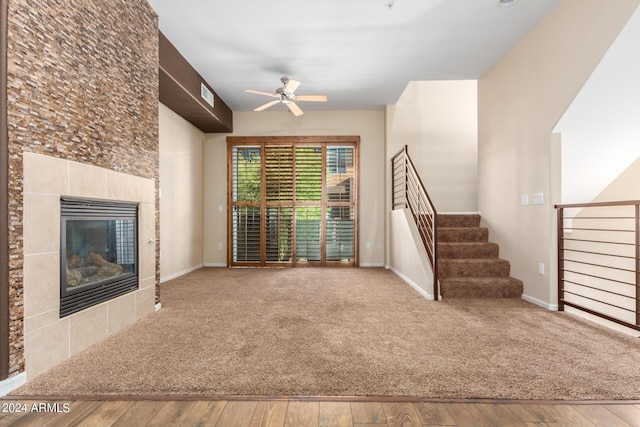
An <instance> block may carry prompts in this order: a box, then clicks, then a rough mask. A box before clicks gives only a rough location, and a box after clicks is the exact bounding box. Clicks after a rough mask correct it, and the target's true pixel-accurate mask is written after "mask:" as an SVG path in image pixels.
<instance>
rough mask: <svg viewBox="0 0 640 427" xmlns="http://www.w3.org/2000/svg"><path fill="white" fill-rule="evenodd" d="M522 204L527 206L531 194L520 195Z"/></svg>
mask: <svg viewBox="0 0 640 427" xmlns="http://www.w3.org/2000/svg"><path fill="white" fill-rule="evenodd" d="M520 204H521V205H522V206H527V205H528V204H529V195H527V194H525V195H524V196H520Z"/></svg>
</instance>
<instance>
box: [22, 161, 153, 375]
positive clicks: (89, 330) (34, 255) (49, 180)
mask: <svg viewBox="0 0 640 427" xmlns="http://www.w3.org/2000/svg"><path fill="white" fill-rule="evenodd" d="M23 160H24V353H25V363H26V373H27V379H32V378H34V377H35V376H37V375H38V374H41V373H43V372H45V371H47V370H48V369H50V368H52V367H54V366H55V365H57V364H59V363H61V362H63V361H64V360H66V359H68V358H70V357H71V356H73V355H75V354H77V353H79V352H80V351H82V350H84V349H85V348H87V347H89V346H90V345H92V344H95V343H97V342H99V341H102V340H104V339H105V338H107V337H108V336H109V335H111V334H113V333H115V332H117V331H118V330H120V329H122V328H123V327H125V326H127V325H130V324H132V323H134V322H135V321H136V320H138V319H140V318H142V317H144V316H147V315H148V314H150V313H152V312H153V311H154V310H155V255H156V254H155V243H154V237H155V182H154V181H153V180H151V179H147V178H141V177H138V176H134V175H128V174H124V173H121V172H116V171H113V170H109V169H104V168H100V167H97V166H91V165H86V164H82V163H78V162H74V161H69V160H63V159H59V158H55V157H50V156H45V155H40V154H34V153H29V152H25V153H24V159H23ZM60 196H71V197H85V198H93V199H102V200H117V201H124V202H136V203H139V209H138V215H139V218H138V251H139V252H138V263H139V264H138V265H139V267H138V268H139V271H138V277H139V289H138V290H136V291H134V292H130V293H128V294H125V295H122V296H120V297H117V298H115V299H112V300H110V301H107V302H103V303H101V304H98V305H96V306H93V307H89V308H87V309H85V310H83V311H81V312H78V313H75V314H72V315H70V316H68V317H65V318H62V319H60V317H59V313H58V308H59V301H60ZM150 240H151V243H149V241H150Z"/></svg>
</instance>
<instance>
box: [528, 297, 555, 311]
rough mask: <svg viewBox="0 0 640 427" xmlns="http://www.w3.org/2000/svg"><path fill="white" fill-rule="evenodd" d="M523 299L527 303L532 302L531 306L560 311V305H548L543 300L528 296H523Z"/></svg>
mask: <svg viewBox="0 0 640 427" xmlns="http://www.w3.org/2000/svg"><path fill="white" fill-rule="evenodd" d="M522 299H523V300H525V301H527V302H530V303H531V304H535V305H537V306H540V307H542V308H546V309H547V310H551V311H558V304H548V303H546V302H544V301H542V300H539V299H538V298H534V297H532V296H529V295H526V294H522Z"/></svg>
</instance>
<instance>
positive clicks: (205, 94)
mask: <svg viewBox="0 0 640 427" xmlns="http://www.w3.org/2000/svg"><path fill="white" fill-rule="evenodd" d="M200 96H201V97H202V99H204V100H205V101H207V104H209V105H211V106H212V107H213V92H211V91H210V90H209V88H208V87H206V86H205V85H204V83H200Z"/></svg>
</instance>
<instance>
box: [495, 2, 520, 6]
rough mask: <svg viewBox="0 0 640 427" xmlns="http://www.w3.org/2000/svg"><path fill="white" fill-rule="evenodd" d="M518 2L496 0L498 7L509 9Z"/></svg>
mask: <svg viewBox="0 0 640 427" xmlns="http://www.w3.org/2000/svg"><path fill="white" fill-rule="evenodd" d="M517 2H518V0H498V7H509V6H513V5H514V4H516V3H517Z"/></svg>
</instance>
